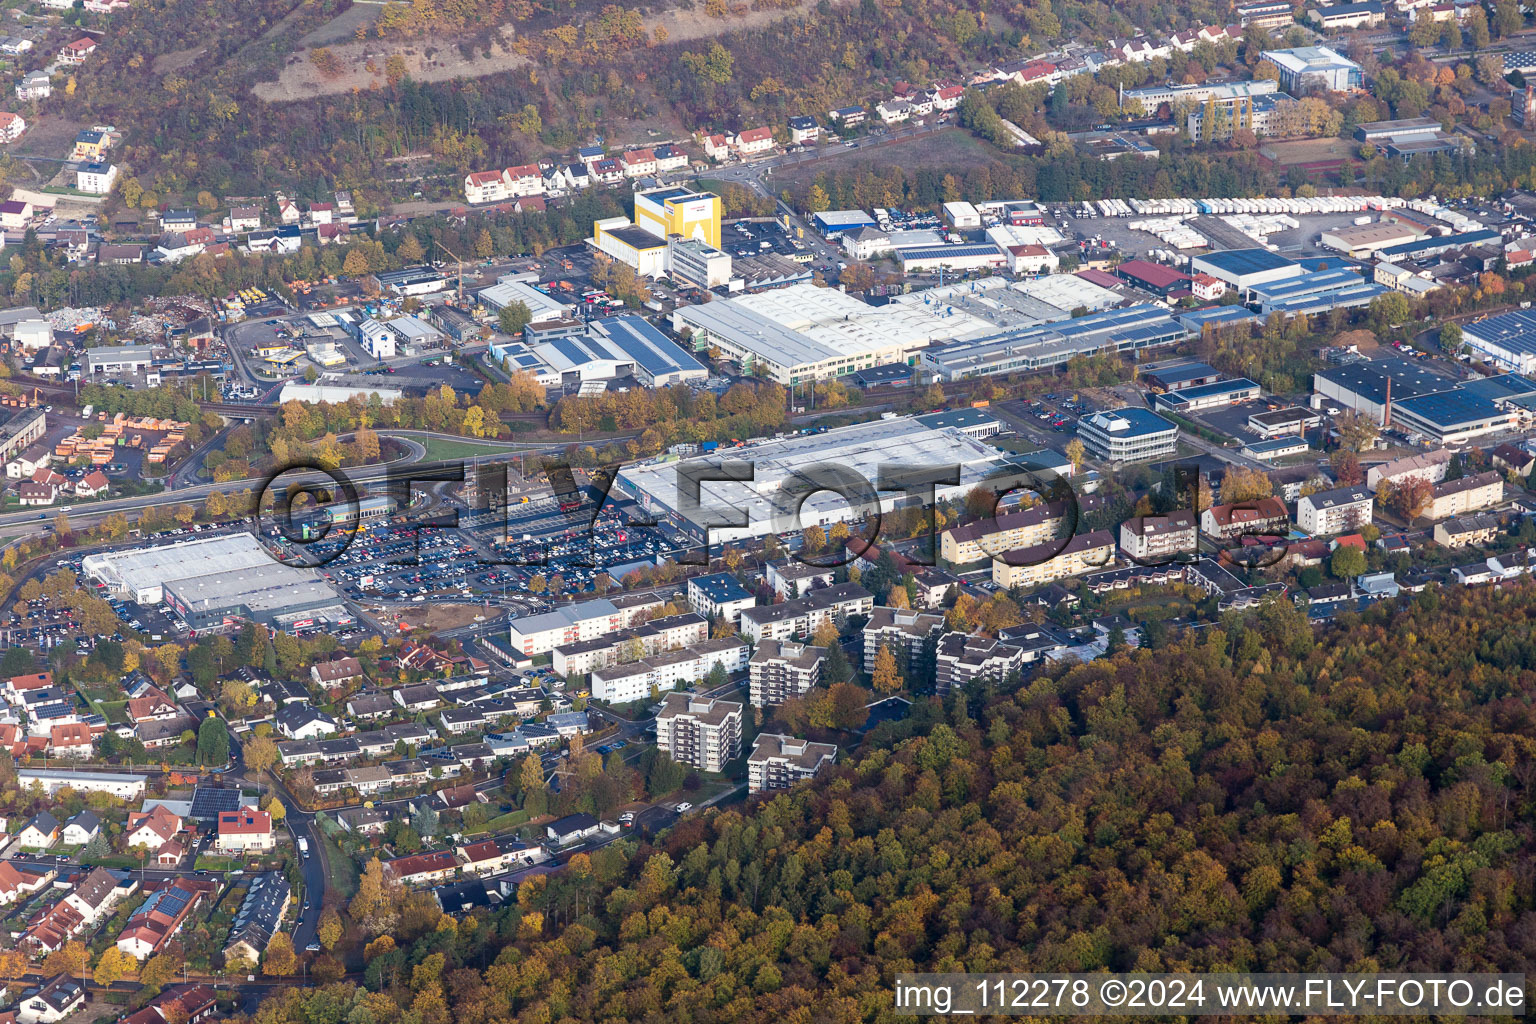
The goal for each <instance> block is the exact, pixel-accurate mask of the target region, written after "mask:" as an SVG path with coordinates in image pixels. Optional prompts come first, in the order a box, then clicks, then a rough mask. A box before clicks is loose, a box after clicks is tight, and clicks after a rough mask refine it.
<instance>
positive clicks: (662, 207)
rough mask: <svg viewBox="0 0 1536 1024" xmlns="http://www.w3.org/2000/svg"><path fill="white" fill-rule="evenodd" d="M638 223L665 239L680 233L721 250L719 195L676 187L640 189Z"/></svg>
mask: <svg viewBox="0 0 1536 1024" xmlns="http://www.w3.org/2000/svg"><path fill="white" fill-rule="evenodd" d="M635 224H636V226H637V227H640V228H643V229H644V230H646V231H648V232H650V233H651V234H653V235H655V236H656V237H657V238H660V239H662V240H665V239H666V238H667V237H668V236H670V235H681V236H683V237H684V238H691V239H693V240H695V241H699V242H703V243H704V244H705V245H707V246H710V247H711V248H715V249H718V248H720V197H719V196H717V195H715V194H714V193H713V192H694V191H693V190H691V189H686V188H681V187H676V186H674V187H671V188H662V189H656V190H655V191H653V192H640V193H637V194H636V195H635Z"/></svg>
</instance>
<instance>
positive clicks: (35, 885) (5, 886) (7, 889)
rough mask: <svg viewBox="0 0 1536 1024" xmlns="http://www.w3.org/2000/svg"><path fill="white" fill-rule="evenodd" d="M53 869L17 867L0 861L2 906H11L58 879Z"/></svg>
mask: <svg viewBox="0 0 1536 1024" xmlns="http://www.w3.org/2000/svg"><path fill="white" fill-rule="evenodd" d="M58 874H59V873H58V871H56V870H55V869H53V868H35V867H17V866H16V865H15V864H14V863H12V862H11V861H8V860H0V906H10V905H11V904H12V903H15V902H16V901H17V900H19V899H21V898H22V897H23V896H30V895H32V894H33V893H35V892H38V891H40V890H41V889H42V888H43V887H44V886H45V885H47V884H49V883H50V882H52V881H53V880H54V879H55V878H57V877H58Z"/></svg>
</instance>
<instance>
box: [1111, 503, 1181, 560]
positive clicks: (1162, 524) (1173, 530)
mask: <svg viewBox="0 0 1536 1024" xmlns="http://www.w3.org/2000/svg"><path fill="white" fill-rule="evenodd" d="M1196 541H1197V536H1196V529H1195V514H1194V513H1193V512H1191V511H1190V510H1189V509H1187V508H1182V509H1179V510H1177V511H1175V512H1170V513H1168V514H1167V515H1165V516H1137V517H1136V518H1135V519H1127V520H1126V521H1125V522H1123V523H1121V524H1120V550H1121V551H1123V552H1125V557H1127V558H1130V559H1134V560H1135V561H1138V562H1167V561H1171V560H1172V559H1173V558H1174V557H1176V556H1178V555H1181V554H1189V553H1193V552H1194V551H1195V549H1196Z"/></svg>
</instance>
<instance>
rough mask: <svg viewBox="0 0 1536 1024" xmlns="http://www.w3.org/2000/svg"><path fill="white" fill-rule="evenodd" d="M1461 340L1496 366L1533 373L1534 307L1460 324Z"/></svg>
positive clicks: (1535, 367)
mask: <svg viewBox="0 0 1536 1024" xmlns="http://www.w3.org/2000/svg"><path fill="white" fill-rule="evenodd" d="M1461 340H1462V341H1463V342H1464V343H1466V345H1467V347H1469V348H1471V349H1472V351H1474V352H1476V353H1477V354H1478V355H1480V356H1482V357H1483V358H1484V359H1486V360H1488V361H1489V362H1491V363H1493V364H1494V365H1495V366H1497V367H1499V368H1500V369H1504V370H1511V371H1513V372H1515V373H1536V309H1517V310H1515V311H1514V312H1512V313H1501V314H1499V315H1498V316H1490V317H1487V318H1486V319H1483V320H1478V321H1476V322H1474V323H1470V324H1462V326H1461Z"/></svg>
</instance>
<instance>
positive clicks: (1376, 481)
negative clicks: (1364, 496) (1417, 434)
mask: <svg viewBox="0 0 1536 1024" xmlns="http://www.w3.org/2000/svg"><path fill="white" fill-rule="evenodd" d="M1450 466H1451V452H1450V449H1448V448H1441V449H1439V450H1437V451H1432V452H1424V453H1423V454H1421V455H1406V456H1404V457H1403V458H1401V459H1393V460H1392V461H1391V462H1383V463H1381V464H1380V465H1376V466H1372V467H1371V468H1370V469H1368V470H1366V473H1365V485H1366V486H1367V487H1369V488H1370V489H1371V490H1373V491H1379V490H1381V485H1382V484H1384V483H1387V484H1391V485H1392V486H1393V487H1400V486H1402V485H1403V484H1406V483H1409V482H1411V481H1413V480H1425V481H1427V482H1429V483H1432V484H1437V483H1439V482H1440V481H1442V480H1444V479H1445V474H1446V471H1447V470H1448V469H1450Z"/></svg>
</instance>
